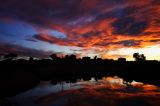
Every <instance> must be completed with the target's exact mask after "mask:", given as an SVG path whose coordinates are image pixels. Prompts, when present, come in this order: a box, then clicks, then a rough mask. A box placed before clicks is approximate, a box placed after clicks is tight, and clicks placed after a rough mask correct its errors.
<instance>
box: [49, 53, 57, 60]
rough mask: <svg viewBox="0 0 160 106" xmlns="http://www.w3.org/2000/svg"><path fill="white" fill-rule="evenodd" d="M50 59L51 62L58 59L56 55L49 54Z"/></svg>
mask: <svg viewBox="0 0 160 106" xmlns="http://www.w3.org/2000/svg"><path fill="white" fill-rule="evenodd" d="M50 57H51V58H52V60H56V59H57V58H58V57H57V55H56V54H51V55H50Z"/></svg>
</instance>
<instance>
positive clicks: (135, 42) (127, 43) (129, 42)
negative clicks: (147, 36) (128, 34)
mask: <svg viewBox="0 0 160 106" xmlns="http://www.w3.org/2000/svg"><path fill="white" fill-rule="evenodd" d="M141 42H142V40H123V41H119V42H115V43H114V44H120V45H123V46H125V47H133V46H140V44H141Z"/></svg>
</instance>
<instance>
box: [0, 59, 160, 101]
mask: <svg viewBox="0 0 160 106" xmlns="http://www.w3.org/2000/svg"><path fill="white" fill-rule="evenodd" d="M0 67H1V71H0V86H1V87H0V97H1V98H4V97H10V96H13V95H16V94H18V93H21V92H24V91H26V90H28V89H31V88H33V87H34V86H36V85H37V84H38V83H39V81H40V80H44V81H45V80H52V83H57V82H61V81H66V82H76V80H77V79H78V78H83V79H84V80H89V79H90V78H91V77H95V79H100V78H102V77H103V76H106V75H107V76H114V75H117V76H119V77H122V78H124V79H125V80H127V81H132V80H136V81H139V82H143V83H147V84H154V85H157V86H159V85H160V77H159V68H160V62H158V61H139V62H126V61H109V60H85V61H82V60H58V61H56V60H55V61H53V60H33V61H25V60H19V61H3V62H0Z"/></svg>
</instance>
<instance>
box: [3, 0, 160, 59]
mask: <svg viewBox="0 0 160 106" xmlns="http://www.w3.org/2000/svg"><path fill="white" fill-rule="evenodd" d="M9 52H13V53H17V54H19V55H20V56H33V57H47V56H48V55H50V54H52V53H56V54H59V55H66V54H76V55H77V56H78V57H82V56H91V57H93V56H95V55H97V56H98V57H101V58H113V59H117V58H119V57H125V58H127V60H133V58H132V54H133V53H135V52H139V53H144V55H145V56H146V57H147V59H151V60H154V59H156V60H160V0H0V54H1V55H2V54H7V53H9Z"/></svg>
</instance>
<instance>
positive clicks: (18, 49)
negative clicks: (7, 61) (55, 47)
mask: <svg viewBox="0 0 160 106" xmlns="http://www.w3.org/2000/svg"><path fill="white" fill-rule="evenodd" d="M8 53H16V54H18V55H19V56H31V57H49V55H50V54H52V52H45V51H43V50H36V49H31V48H26V47H22V46H19V45H13V44H6V43H1V44H0V54H4V55H5V54H8Z"/></svg>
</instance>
